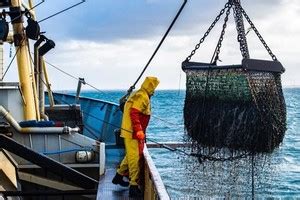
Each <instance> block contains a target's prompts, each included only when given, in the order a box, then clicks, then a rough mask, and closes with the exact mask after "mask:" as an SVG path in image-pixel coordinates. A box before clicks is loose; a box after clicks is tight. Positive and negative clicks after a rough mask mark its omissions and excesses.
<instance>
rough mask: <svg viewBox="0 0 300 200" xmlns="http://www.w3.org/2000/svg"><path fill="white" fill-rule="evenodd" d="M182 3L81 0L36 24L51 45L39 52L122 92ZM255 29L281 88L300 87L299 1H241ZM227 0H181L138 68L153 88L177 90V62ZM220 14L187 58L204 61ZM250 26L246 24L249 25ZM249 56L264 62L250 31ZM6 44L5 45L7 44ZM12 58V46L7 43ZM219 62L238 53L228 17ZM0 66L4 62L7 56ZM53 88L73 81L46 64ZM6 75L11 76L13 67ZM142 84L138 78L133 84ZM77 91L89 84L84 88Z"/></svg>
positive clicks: (235, 59)
mask: <svg viewBox="0 0 300 200" xmlns="http://www.w3.org/2000/svg"><path fill="white" fill-rule="evenodd" d="M80 1H81V0H64V1H62V0H45V2H44V3H43V4H42V5H40V6H38V7H37V8H36V14H37V18H38V19H39V20H41V19H44V18H45V17H47V16H49V15H51V14H54V13H56V12H58V11H60V10H63V9H64V8H67V7H68V6H71V5H73V4H76V3H78V2H80ZM38 2H39V1H38V0H36V1H35V3H38ZM182 2H183V1H182V0H163V1H162V0H86V2H85V3H83V4H81V5H79V6H77V7H75V8H73V9H71V10H68V11H67V12H64V13H62V14H60V15H58V16H55V17H53V18H50V19H48V20H46V21H43V22H41V23H40V26H41V30H42V31H45V32H46V33H45V35H46V36H47V37H48V38H50V39H52V40H53V41H55V43H56V47H55V49H53V50H51V51H50V52H49V53H48V54H46V56H45V59H46V60H47V61H48V62H50V63H51V64H53V65H55V66H57V67H59V68H60V69H62V70H63V71H66V72H67V73H69V74H71V75H72V76H74V77H82V78H85V81H86V82H88V83H89V84H91V85H93V86H94V87H96V88H98V89H100V90H108V89H128V88H129V87H130V86H131V85H132V84H133V83H134V82H135V80H136V79H137V77H138V76H139V74H140V72H141V71H142V69H143V67H144V66H145V65H146V63H147V61H148V60H149V58H150V56H151V55H152V53H153V51H154V50H155V48H156V46H157V45H158V43H159V41H160V39H161V37H162V36H163V34H164V33H165V31H166V30H167V28H168V26H169V24H170V23H171V21H172V19H173V18H174V16H175V14H176V12H177V11H178V9H179V7H180V6H181V4H182ZM241 2H242V6H243V7H244V9H245V10H246V12H247V14H248V15H249V16H250V18H251V20H252V21H253V22H254V24H255V26H256V27H257V29H258V30H259V32H260V33H261V35H262V36H263V38H264V39H265V41H266V42H267V44H268V45H269V47H270V48H271V50H272V51H273V53H274V54H275V55H276V56H277V58H278V60H279V61H280V62H281V63H282V64H283V66H284V67H285V69H286V72H285V73H284V74H283V75H282V82H283V85H284V86H300V79H299V78H298V76H299V74H300V59H298V57H299V53H300V47H299V46H298V45H299V44H300V22H299V17H300V1H299V0H264V1H261V0H241ZM225 3H226V0H188V3H187V5H186V7H185V8H184V10H183V12H182V15H181V16H180V17H179V19H178V21H177V22H176V24H175V25H174V27H173V29H172V30H171V32H170V34H169V36H168V37H167V39H166V40H165V42H164V43H163V45H162V47H161V49H160V50H159V51H158V53H157V55H156V56H155V58H154V59H153V61H152V63H151V64H150V65H149V67H148V69H147V70H146V72H145V75H144V76H143V78H144V77H145V76H157V77H158V78H159V79H160V81H161V83H160V85H159V87H158V89H184V88H185V73H184V72H183V71H182V70H181V62H182V61H183V60H185V58H186V57H187V56H188V55H189V53H190V52H191V50H193V48H194V46H195V44H197V43H198V41H199V39H200V38H201V37H202V36H203V34H204V32H205V31H206V30H207V28H208V27H209V26H210V24H211V22H212V21H213V19H214V18H215V17H216V16H217V14H218V13H219V11H220V10H221V9H222V8H223V7H224V5H225ZM222 23H223V18H222V19H221V20H220V22H219V23H218V24H217V25H216V27H215V28H214V29H213V30H212V32H211V33H210V35H209V36H208V37H207V39H206V40H205V42H204V44H203V45H202V46H201V47H200V48H199V50H198V51H197V53H196V55H195V56H194V57H193V58H192V60H193V61H199V62H209V61H210V58H211V56H212V53H213V50H214V48H215V45H216V43H217V40H218V37H219V34H220V31H221V26H222ZM249 27H250V26H249V24H247V23H245V28H246V29H248V28H249ZM247 40H248V44H249V51H250V56H251V58H256V59H267V60H269V59H270V56H269V55H268V53H267V51H266V50H265V49H264V47H263V46H262V44H261V43H260V41H259V40H258V39H257V37H256V35H255V33H254V32H253V31H250V32H249V34H248V35H247ZM5 48H6V49H8V50H9V49H10V48H11V47H10V46H9V45H7V46H6V47H5ZM11 51H12V55H13V54H14V51H15V50H14V49H13V48H12V50H11ZM220 59H221V60H222V62H220V63H219V64H240V63H241V59H242V57H241V54H240V52H239V46H238V43H237V36H236V29H235V24H234V21H233V16H232V15H231V17H230V19H229V24H228V27H227V30H226V34H225V36H224V41H223V45H222V49H221V54H220ZM4 60H5V66H7V65H8V63H9V62H10V60H11V57H9V55H8V54H6V57H5V58H4ZM48 71H49V78H50V81H51V85H52V88H53V90H70V89H73V90H74V89H76V86H77V80H75V79H73V78H70V77H69V76H66V75H65V74H63V73H61V72H60V71H58V70H57V69H55V68H53V67H52V66H48ZM143 78H142V79H143ZM5 80H10V81H14V80H17V73H16V67H12V68H11V69H10V70H9V72H8V74H7V76H6V77H5ZM140 83H141V81H140V82H139V83H138V85H137V86H139V85H140ZM83 89H91V88H89V87H88V86H83Z"/></svg>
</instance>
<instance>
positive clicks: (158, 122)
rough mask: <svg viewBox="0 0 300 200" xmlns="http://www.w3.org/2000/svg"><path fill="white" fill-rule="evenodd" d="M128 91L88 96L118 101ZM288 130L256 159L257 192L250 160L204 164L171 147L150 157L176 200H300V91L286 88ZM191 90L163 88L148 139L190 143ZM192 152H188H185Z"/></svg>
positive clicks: (156, 99)
mask: <svg viewBox="0 0 300 200" xmlns="http://www.w3.org/2000/svg"><path fill="white" fill-rule="evenodd" d="M124 94H125V91H105V92H101V93H99V92H91V91H84V92H82V95H83V96H88V97H93V98H98V99H102V100H107V101H110V102H115V103H117V102H118V100H119V98H120V97H121V96H122V95H124ZM284 96H285V100H286V105H287V131H286V134H285V138H284V140H283V143H282V145H281V146H280V147H279V148H278V149H276V150H275V151H274V152H273V153H272V154H270V155H264V156H261V157H258V158H256V160H255V163H256V165H255V171H254V186H255V187H254V190H252V176H251V175H252V174H251V173H252V171H251V162H250V160H249V159H250V158H245V159H242V160H238V161H233V162H230V163H228V162H227V163H218V162H207V163H199V162H198V160H197V159H196V158H192V157H188V156H185V155H183V154H182V153H179V152H171V151H169V150H167V149H151V150H150V153H151V156H152V158H153V160H154V163H155V164H156V167H157V169H158V171H159V172H160V175H161V177H162V180H163V182H164V184H165V186H166V188H167V190H168V192H169V194H170V196H171V199H208V198H210V199H224V198H225V199H251V198H252V197H253V196H252V195H253V193H252V192H254V195H255V196H254V197H255V199H265V198H268V199H300V135H299V134H300V88H286V89H284ZM184 98H185V91H178V90H161V91H157V92H156V93H155V95H154V96H153V97H152V100H151V101H152V113H153V115H152V117H151V121H150V124H149V127H148V129H147V137H148V138H149V139H151V140H154V141H156V142H159V143H164V142H184V141H185V133H184V126H183V105H184ZM184 150H186V151H188V149H184Z"/></svg>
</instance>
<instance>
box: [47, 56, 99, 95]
mask: <svg viewBox="0 0 300 200" xmlns="http://www.w3.org/2000/svg"><path fill="white" fill-rule="evenodd" d="M45 63H47V64H48V65H50V66H51V67H53V68H55V69H56V70H58V71H60V72H62V73H63V74H65V75H67V76H69V77H71V78H73V79H75V80H77V81H79V78H77V77H75V76H73V75H72V74H70V73H68V72H66V71H64V70H62V69H60V68H59V67H57V66H55V65H53V64H51V63H50V62H48V61H46V60H45ZM85 85H88V86H90V87H91V88H93V89H95V90H96V91H98V92H99V93H104V92H103V91H102V90H100V89H98V88H96V87H95V86H93V85H92V84H90V83H88V82H85Z"/></svg>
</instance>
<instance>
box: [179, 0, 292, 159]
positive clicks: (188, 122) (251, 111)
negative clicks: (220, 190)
mask: <svg viewBox="0 0 300 200" xmlns="http://www.w3.org/2000/svg"><path fill="white" fill-rule="evenodd" d="M232 9H233V12H234V18H235V22H236V26H237V31H238V42H239V43H240V50H241V53H242V56H243V60H242V63H241V64H238V65H226V66H218V65H217V61H218V58H219V53H220V48H221V45H222V41H223V36H224V34H225V28H226V25H227V21H228V16H229V15H230V11H231V10H232ZM223 13H226V17H225V19H224V25H223V29H222V32H221V35H220V38H219V42H218V45H217V47H216V50H215V53H214V55H213V58H212V60H211V62H210V63H200V62H191V61H190V59H191V57H192V56H193V55H194V54H195V52H196V50H197V49H198V48H199V47H200V45H201V44H202V43H203V41H204V40H205V38H206V36H207V35H208V34H209V32H210V31H211V30H212V29H213V27H214V25H215V24H216V22H217V21H218V20H219V19H220V17H221V15H222V14H223ZM243 16H244V17H245V18H246V19H247V21H248V22H249V24H250V25H251V28H252V29H253V30H254V32H255V33H256V34H257V36H258V37H259V39H260V40H261V42H262V43H263V44H264V46H265V48H266V49H267V51H268V52H269V54H270V55H271V57H272V59H273V60H272V61H266V60H257V59H250V58H249V52H248V46H247V41H246V36H245V30H244V24H243ZM182 68H183V70H184V72H185V73H186V77H187V78H186V98H185V104H184V123H185V129H186V131H187V134H188V135H189V136H190V138H191V139H192V141H193V143H194V151H195V150H196V153H197V154H198V155H199V156H202V158H203V159H216V160H217V159H219V160H220V159H221V160H230V159H233V158H234V156H237V157H238V156H243V155H254V154H257V153H270V152H272V151H273V150H274V149H275V148H276V147H278V146H279V145H280V143H281V142H282V140H283V138H284V134H285V131H286V108H285V101H284V96H283V92H282V86H281V74H282V73H283V72H284V68H283V66H282V65H281V63H280V62H279V61H278V60H277V58H276V57H275V55H274V54H273V53H272V51H271V50H270V48H269V47H268V46H267V44H266V42H265V41H264V40H263V38H262V37H261V35H260V34H259V32H258V31H257V29H256V28H255V26H254V24H253V23H252V21H251V20H250V18H249V17H248V15H247V14H246V12H245V11H244V10H243V8H242V7H241V5H240V3H239V1H238V0H230V1H228V3H227V4H226V5H225V7H224V8H223V9H222V10H221V12H220V14H219V15H218V16H217V18H216V19H215V21H214V22H213V24H212V25H211V26H210V27H209V29H208V30H207V32H206V33H205V34H204V36H203V38H201V40H200V42H199V43H198V44H197V45H196V47H195V49H194V50H193V51H192V53H191V54H190V55H189V56H188V57H187V59H186V60H185V61H184V62H183V63H182ZM220 149H222V151H220ZM224 149H225V150H224ZM220 152H221V153H220ZM236 152H243V153H242V154H241V153H236ZM228 155H231V156H229V157H228Z"/></svg>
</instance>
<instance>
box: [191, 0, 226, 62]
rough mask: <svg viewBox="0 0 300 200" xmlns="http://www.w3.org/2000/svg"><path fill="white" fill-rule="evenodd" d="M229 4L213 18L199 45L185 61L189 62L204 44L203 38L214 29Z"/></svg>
mask: <svg viewBox="0 0 300 200" xmlns="http://www.w3.org/2000/svg"><path fill="white" fill-rule="evenodd" d="M230 5H231V4H230V3H226V4H225V6H224V8H223V9H222V10H221V11H220V13H219V14H218V16H217V17H216V18H215V20H214V21H213V23H212V24H211V25H210V27H209V28H208V29H207V31H206V32H205V33H204V35H203V37H202V38H201V39H200V41H199V43H198V44H196V46H195V48H194V50H192V51H191V53H190V55H189V56H188V57H187V58H186V61H190V60H191V58H192V57H193V55H195V53H196V51H197V50H198V49H199V47H200V45H201V44H202V43H203V42H204V40H205V38H206V37H207V36H208V35H209V33H210V31H211V30H212V29H213V28H214V26H215V25H216V23H217V22H218V21H219V20H220V17H221V16H222V15H223V14H224V13H225V10H226V9H227V8H228V7H229V6H230Z"/></svg>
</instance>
